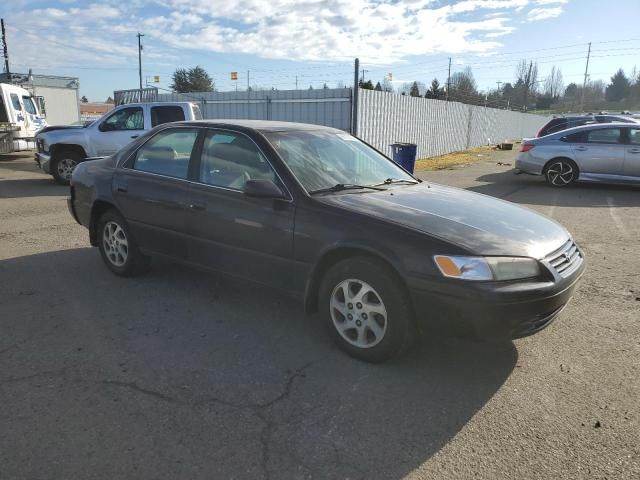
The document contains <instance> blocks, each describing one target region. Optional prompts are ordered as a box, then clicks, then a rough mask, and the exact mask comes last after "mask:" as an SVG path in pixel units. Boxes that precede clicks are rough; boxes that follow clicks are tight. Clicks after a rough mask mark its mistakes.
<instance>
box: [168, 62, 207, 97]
mask: <svg viewBox="0 0 640 480" xmlns="http://www.w3.org/2000/svg"><path fill="white" fill-rule="evenodd" d="M172 80H173V83H172V84H171V85H170V86H169V88H171V90H173V91H174V92H176V93H189V92H213V91H214V90H215V84H214V83H213V79H212V78H211V77H210V76H209V74H208V73H207V72H206V71H205V70H204V68H202V67H200V66H196V67H194V68H189V69H186V68H178V69H177V70H176V71H175V72H173V76H172Z"/></svg>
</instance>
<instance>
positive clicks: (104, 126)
mask: <svg viewBox="0 0 640 480" xmlns="http://www.w3.org/2000/svg"><path fill="white" fill-rule="evenodd" d="M98 130H100V131H101V132H110V131H111V130H113V128H111V125H109V124H108V123H107V122H102V123H101V124H100V126H99V127H98Z"/></svg>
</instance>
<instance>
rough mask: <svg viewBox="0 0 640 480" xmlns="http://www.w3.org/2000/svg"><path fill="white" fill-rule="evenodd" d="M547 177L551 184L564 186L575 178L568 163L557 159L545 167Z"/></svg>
mask: <svg viewBox="0 0 640 480" xmlns="http://www.w3.org/2000/svg"><path fill="white" fill-rule="evenodd" d="M547 178H548V179H549V182H550V183H551V184H552V185H554V186H556V187H564V186H565V185H569V184H570V183H572V182H573V180H574V179H575V171H574V169H573V166H572V165H571V164H570V163H568V162H563V161H559V162H555V163H552V164H551V165H550V166H549V168H548V169H547Z"/></svg>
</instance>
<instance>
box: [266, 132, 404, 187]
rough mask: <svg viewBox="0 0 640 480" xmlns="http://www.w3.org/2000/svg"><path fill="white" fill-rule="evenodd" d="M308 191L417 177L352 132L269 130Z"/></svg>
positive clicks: (271, 140) (273, 140)
mask: <svg viewBox="0 0 640 480" xmlns="http://www.w3.org/2000/svg"><path fill="white" fill-rule="evenodd" d="M265 136H266V137H267V140H269V142H270V143H271V145H273V147H274V148H275V149H276V150H277V152H278V153H279V154H280V156H281V157H282V159H283V160H284V162H285V163H286V164H287V166H288V167H289V168H290V169H291V171H292V172H293V174H294V175H295V176H296V177H297V179H298V180H299V181H300V183H301V184H302V186H303V187H304V188H305V189H306V190H307V192H314V191H319V190H323V189H327V188H333V187H335V186H336V185H360V186H373V185H380V184H385V181H388V179H393V180H404V181H407V182H410V183H415V182H416V180H415V179H414V178H413V177H411V176H410V175H409V174H407V173H406V172H405V171H404V170H402V169H401V168H400V167H398V166H397V165H396V164H395V163H393V162H392V161H391V160H389V159H388V158H386V157H384V156H383V155H381V154H380V153H378V152H377V151H375V150H374V149H373V148H371V147H369V146H368V145H367V144H365V143H363V142H361V141H360V140H358V139H357V138H356V137H353V136H351V135H349V134H348V133H336V132H331V131H323V130H308V131H304V130H303V131H286V132H269V133H265Z"/></svg>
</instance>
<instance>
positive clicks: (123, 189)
mask: <svg viewBox="0 0 640 480" xmlns="http://www.w3.org/2000/svg"><path fill="white" fill-rule="evenodd" d="M128 190H129V189H128V188H127V185H126V184H125V183H117V184H116V191H118V192H120V193H127V191H128Z"/></svg>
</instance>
